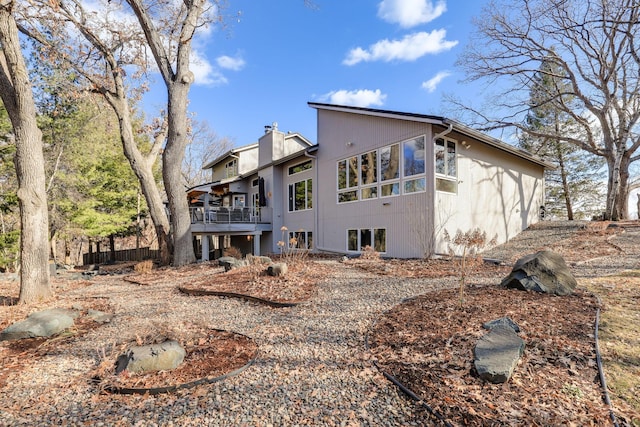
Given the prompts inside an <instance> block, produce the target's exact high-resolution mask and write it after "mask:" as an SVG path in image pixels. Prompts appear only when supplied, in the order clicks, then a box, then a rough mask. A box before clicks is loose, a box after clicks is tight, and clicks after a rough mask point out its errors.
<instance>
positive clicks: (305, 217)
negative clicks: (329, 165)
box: [273, 156, 317, 240]
mask: <svg viewBox="0 0 640 427" xmlns="http://www.w3.org/2000/svg"><path fill="white" fill-rule="evenodd" d="M307 160H312V159H310V158H309V157H306V156H300V157H298V158H296V159H294V160H291V161H289V162H287V163H284V164H283V165H282V166H281V170H282V176H283V180H282V194H283V195H284V196H285V197H284V207H283V212H282V214H283V225H284V226H285V227H287V229H288V231H293V232H296V231H301V230H304V231H311V232H313V231H314V228H315V227H314V212H313V208H314V206H313V203H314V202H315V192H316V191H317V189H316V187H317V186H316V182H315V181H316V180H315V167H316V166H315V164H313V163H314V162H313V161H312V168H311V169H308V170H305V171H302V172H298V173H295V174H293V175H289V167H291V166H295V165H298V164H300V163H302V162H305V161H307ZM308 179H311V180H312V192H313V197H312V206H311V209H305V210H297V211H295V210H294V211H293V212H292V211H290V210H289V184H294V183H296V182H300V181H305V180H308ZM273 230H274V233H276V234H277V233H278V232H279V231H280V228H278V229H276V228H275V227H274V229H273ZM278 236H279V237H278V240H281V239H282V233H280V234H278ZM285 237H286V235H285ZM313 237H314V239H315V233H313Z"/></svg>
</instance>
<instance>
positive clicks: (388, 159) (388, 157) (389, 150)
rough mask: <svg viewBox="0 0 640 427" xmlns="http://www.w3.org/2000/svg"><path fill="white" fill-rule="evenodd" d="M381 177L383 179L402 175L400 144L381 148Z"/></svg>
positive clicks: (396, 177)
mask: <svg viewBox="0 0 640 427" xmlns="http://www.w3.org/2000/svg"><path fill="white" fill-rule="evenodd" d="M380 177H381V178H380V179H381V180H382V181H389V180H390V179H398V178H399V177H400V147H399V146H398V144H394V145H391V146H389V147H384V148H381V149H380Z"/></svg>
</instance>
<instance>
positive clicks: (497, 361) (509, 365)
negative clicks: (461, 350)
mask: <svg viewBox="0 0 640 427" xmlns="http://www.w3.org/2000/svg"><path fill="white" fill-rule="evenodd" d="M523 351H524V341H523V340H522V338H520V337H519V336H518V334H516V333H515V331H514V330H513V328H512V327H511V326H507V325H504V324H502V325H496V326H494V327H493V328H492V329H491V330H490V332H489V333H488V334H486V335H483V336H482V337H480V339H478V342H477V343H476V347H475V349H474V350H473V354H474V361H473V363H474V366H475V368H476V371H477V372H478V375H479V376H480V378H482V379H483V380H485V381H489V382H491V383H494V384H499V383H504V382H507V381H508V380H509V378H511V375H512V374H513V371H514V370H515V369H516V365H517V364H518V360H520V356H522V352H523Z"/></svg>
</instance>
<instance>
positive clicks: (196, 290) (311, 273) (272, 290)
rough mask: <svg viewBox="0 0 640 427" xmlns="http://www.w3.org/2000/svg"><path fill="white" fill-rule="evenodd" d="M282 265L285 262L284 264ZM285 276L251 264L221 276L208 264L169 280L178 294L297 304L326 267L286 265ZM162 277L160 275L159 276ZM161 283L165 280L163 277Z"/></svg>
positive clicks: (152, 276) (154, 275) (148, 278)
mask: <svg viewBox="0 0 640 427" xmlns="http://www.w3.org/2000/svg"><path fill="white" fill-rule="evenodd" d="M285 262H286V261H285ZM287 266H288V273H287V274H286V275H284V276H278V277H274V276H269V275H268V274H267V273H266V265H264V264H255V265H249V266H246V267H241V268H237V269H233V270H230V271H228V272H224V269H223V268H221V267H218V266H216V265H215V264H209V266H208V267H207V266H206V265H205V266H193V267H191V268H188V267H185V268H182V269H179V270H178V271H177V272H175V273H173V277H171V278H170V280H172V283H176V284H177V285H178V287H179V288H180V290H181V291H182V292H185V293H191V294H193V295H197V294H200V295H207V294H212V293H227V294H228V295H226V296H233V294H236V295H238V296H248V297H254V298H256V299H261V300H264V301H267V302H269V301H271V302H276V303H300V302H303V301H307V300H309V299H310V298H312V297H313V295H314V294H315V293H316V286H317V283H318V282H319V281H320V280H322V279H323V278H324V277H326V273H327V271H328V270H327V269H328V267H327V266H326V265H323V264H321V263H317V262H313V261H294V262H287ZM158 276H159V274H158V272H156V271H152V272H150V273H147V274H142V275H133V276H130V278H129V281H133V282H135V283H138V284H141V285H151V284H153V283H154V281H157V280H159V278H158ZM160 276H164V274H162V275H160ZM164 280H167V279H166V277H165V278H164Z"/></svg>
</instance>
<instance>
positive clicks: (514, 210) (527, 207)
mask: <svg viewBox="0 0 640 427" xmlns="http://www.w3.org/2000/svg"><path fill="white" fill-rule="evenodd" d="M447 137H448V138H451V139H454V140H456V141H457V142H458V144H457V159H458V168H457V169H458V193H457V194H450V193H445V192H436V199H435V206H436V208H435V210H436V216H435V230H436V252H437V253H447V252H448V247H447V244H446V242H445V241H444V239H443V235H442V233H443V231H444V230H445V229H446V230H447V232H448V233H449V234H450V235H451V236H452V237H453V236H454V235H455V233H456V232H457V231H458V230H460V231H463V232H466V231H469V230H472V229H474V228H476V227H477V228H479V229H480V230H482V231H485V232H486V233H487V238H488V239H489V240H491V239H492V238H493V237H496V238H497V243H504V242H505V241H507V240H508V239H510V238H512V237H514V236H515V235H516V234H518V233H520V232H521V231H522V230H524V229H525V228H527V227H528V226H529V225H531V224H532V223H535V222H536V221H537V220H538V215H539V209H540V206H541V205H542V204H543V200H544V188H543V182H544V181H543V169H542V167H541V166H536V165H534V164H533V163H531V162H528V161H526V160H523V159H521V158H518V157H516V156H514V155H513V154H509V153H506V152H504V151H500V150H497V149H495V148H492V147H489V146H487V145H486V144H483V143H481V142H479V141H475V140H473V139H471V138H469V137H466V136H463V135H459V134H456V133H451V134H449V135H447ZM463 141H464V143H465V145H467V146H469V148H468V149H467V148H465V147H464V145H463V144H462V142H463Z"/></svg>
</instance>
